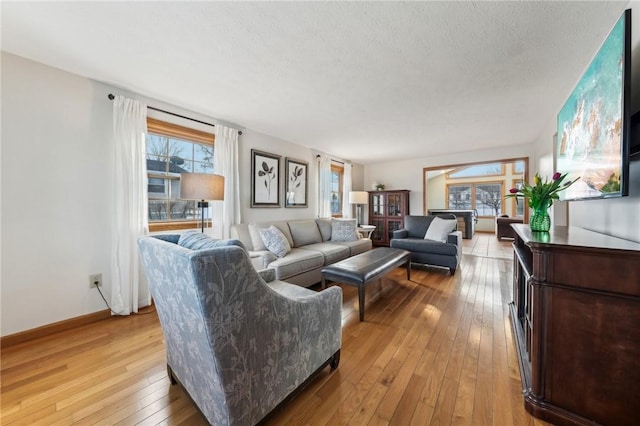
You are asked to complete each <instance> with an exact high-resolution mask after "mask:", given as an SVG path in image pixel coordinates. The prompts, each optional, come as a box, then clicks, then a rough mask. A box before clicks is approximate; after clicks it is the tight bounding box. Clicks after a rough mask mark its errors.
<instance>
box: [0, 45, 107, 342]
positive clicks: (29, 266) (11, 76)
mask: <svg viewBox="0 0 640 426" xmlns="http://www.w3.org/2000/svg"><path fill="white" fill-rule="evenodd" d="M2 89H3V92H2V324H1V333H2V335H3V336H4V335H7V334H11V333H15V332H18V331H22V330H25V329H30V328H34V327H38V326H41V325H44V324H49V323H53V322H56V321H60V320H63V319H66V318H71V317H76V316H80V315H83V314H87V313H91V312H95V311H98V310H101V309H105V305H104V303H103V301H102V299H101V298H100V295H99V294H98V292H97V291H96V290H95V289H90V288H89V274H92V273H102V274H103V281H104V282H105V287H108V283H109V281H110V277H109V270H110V267H109V261H110V258H111V254H110V247H111V222H110V220H109V218H110V210H109V206H110V205H111V202H110V200H111V194H112V186H111V182H112V180H113V175H112V167H111V165H112V160H111V158H112V156H111V149H110V146H111V145H110V135H111V133H112V132H111V103H110V102H109V101H108V100H107V98H106V93H107V88H106V87H105V86H103V85H100V84H98V83H95V82H92V81H90V80H87V79H84V78H80V77H78V76H75V75H72V74H69V73H66V72H62V71H58V70H55V69H53V68H50V67H46V66H44V65H39V64H36V63H34V62H31V61H27V60H24V59H21V58H19V57H16V56H13V55H8V54H5V53H3V54H2Z"/></svg>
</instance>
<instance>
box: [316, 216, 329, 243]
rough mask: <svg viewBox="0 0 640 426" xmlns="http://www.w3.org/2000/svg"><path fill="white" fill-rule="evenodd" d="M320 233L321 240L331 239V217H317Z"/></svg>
mask: <svg viewBox="0 0 640 426" xmlns="http://www.w3.org/2000/svg"><path fill="white" fill-rule="evenodd" d="M316 223H317V224H318V229H319V230H320V235H322V241H329V240H330V239H331V219H330V218H329V219H327V218H322V217H321V218H318V219H316Z"/></svg>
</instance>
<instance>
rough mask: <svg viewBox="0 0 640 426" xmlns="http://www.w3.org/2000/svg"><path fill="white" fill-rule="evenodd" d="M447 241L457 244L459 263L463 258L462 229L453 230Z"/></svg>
mask: <svg viewBox="0 0 640 426" xmlns="http://www.w3.org/2000/svg"><path fill="white" fill-rule="evenodd" d="M447 243H449V244H455V245H456V247H457V248H458V264H460V259H461V258H462V231H453V232H451V233H449V235H447Z"/></svg>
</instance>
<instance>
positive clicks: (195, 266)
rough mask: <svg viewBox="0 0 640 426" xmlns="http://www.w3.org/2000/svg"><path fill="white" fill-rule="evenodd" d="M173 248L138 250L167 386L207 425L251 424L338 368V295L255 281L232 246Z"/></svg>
mask: <svg viewBox="0 0 640 426" xmlns="http://www.w3.org/2000/svg"><path fill="white" fill-rule="evenodd" d="M201 235H202V234H201ZM179 240H182V238H180V237H179V236H177V235H174V236H159V237H143V238H141V239H140V240H139V241H138V245H139V247H140V253H141V257H142V262H143V265H144V269H145V273H146V276H147V279H148V281H149V287H150V289H151V294H152V295H153V298H154V301H155V304H156V307H157V311H158V316H159V318H160V323H161V325H162V330H163V333H164V337H165V342H166V350H167V369H168V372H169V376H170V378H171V381H172V383H175V382H176V380H177V381H178V382H179V383H180V384H181V385H182V386H183V388H184V389H185V391H186V392H187V393H188V394H189V395H190V396H191V398H192V399H193V401H194V402H195V403H196V405H197V406H198V408H199V409H200V410H201V411H202V413H203V414H204V416H205V417H206V418H207V420H208V421H209V422H210V423H211V424H215V425H254V424H256V423H257V422H259V421H260V420H261V419H263V418H264V417H265V416H266V415H267V414H268V413H269V412H270V411H271V410H273V409H274V408H275V407H276V406H277V405H278V404H279V403H280V402H282V401H283V400H284V399H285V398H286V397H287V396H289V395H290V394H291V393H292V392H293V391H294V390H296V389H297V388H298V387H299V386H300V385H301V384H302V383H303V382H305V381H306V380H307V379H308V378H309V377H310V376H312V375H313V374H314V373H315V372H317V371H320V370H321V369H322V368H324V367H326V366H327V365H328V364H330V365H331V367H332V368H336V367H337V366H338V362H339V359H340V345H341V339H342V329H341V307H342V290H341V289H340V288H339V287H331V288H328V289H326V290H323V291H321V292H315V291H312V290H309V289H306V288H303V287H299V286H297V285H294V284H288V283H285V282H282V281H276V280H274V279H273V278H274V275H273V271H270V270H269V271H261V273H258V272H256V270H255V269H254V268H253V266H252V265H251V261H250V260H249V257H248V255H247V252H246V251H245V250H244V249H243V248H242V247H241V246H242V243H240V242H239V241H233V240H228V241H217V242H216V241H215V240H209V242H208V243H207V242H206V241H205V244H202V241H200V243H199V244H196V245H195V246H193V245H192V247H194V248H198V249H199V250H191V249H189V248H186V247H183V246H182V244H178V242H179ZM187 246H188V244H187ZM205 247H212V248H205ZM263 277H264V278H266V280H265V279H264V278H263Z"/></svg>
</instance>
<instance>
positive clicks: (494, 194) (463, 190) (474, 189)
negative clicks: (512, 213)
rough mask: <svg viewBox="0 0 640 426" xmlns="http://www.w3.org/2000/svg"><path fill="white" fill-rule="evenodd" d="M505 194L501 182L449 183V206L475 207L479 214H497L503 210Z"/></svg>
mask: <svg viewBox="0 0 640 426" xmlns="http://www.w3.org/2000/svg"><path fill="white" fill-rule="evenodd" d="M503 196H504V194H503V193H502V183H500V182H482V183H468V184H456V185H447V208H448V209H456V210H474V209H475V210H477V211H478V216H497V215H499V214H500V213H501V211H502V197H503Z"/></svg>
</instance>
